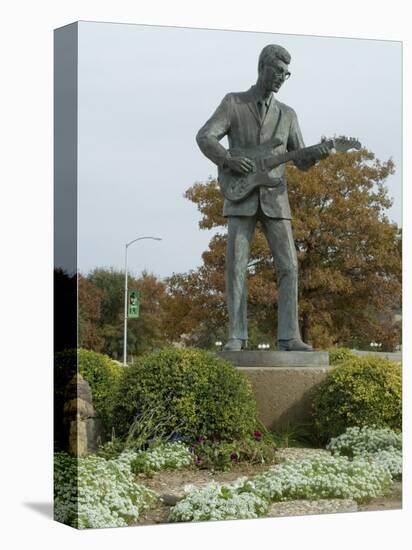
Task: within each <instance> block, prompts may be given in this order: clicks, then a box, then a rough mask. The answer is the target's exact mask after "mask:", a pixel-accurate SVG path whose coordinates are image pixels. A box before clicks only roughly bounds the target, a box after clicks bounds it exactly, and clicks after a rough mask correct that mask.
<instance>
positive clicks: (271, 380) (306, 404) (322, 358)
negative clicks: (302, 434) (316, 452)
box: [218, 351, 332, 430]
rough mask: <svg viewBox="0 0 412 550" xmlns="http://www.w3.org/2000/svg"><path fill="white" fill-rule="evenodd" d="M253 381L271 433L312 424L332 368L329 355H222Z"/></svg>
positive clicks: (260, 412) (260, 411)
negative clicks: (320, 391)
mask: <svg viewBox="0 0 412 550" xmlns="http://www.w3.org/2000/svg"><path fill="white" fill-rule="evenodd" d="M218 355H219V356H220V357H222V359H226V360H228V361H231V362H232V363H233V364H234V365H235V366H236V367H238V368H239V370H240V371H241V372H242V373H243V374H244V375H245V376H246V378H247V379H248V380H249V382H250V384H251V386H252V389H253V392H254V394H255V396H256V401H257V408H258V416H259V418H260V420H261V421H262V422H263V424H264V425H265V426H266V427H267V428H268V429H270V430H281V429H282V428H285V427H287V426H288V425H293V424H295V425H296V424H307V423H309V422H311V421H312V403H313V398H314V396H315V394H316V389H317V387H318V386H319V384H320V383H321V382H322V381H323V380H324V379H325V377H326V375H327V373H328V372H329V371H330V369H331V368H332V367H329V354H328V353H327V352H291V351H279V352H267V351H266V352H265V351H262V352H261V351H241V352H222V353H219V354H218Z"/></svg>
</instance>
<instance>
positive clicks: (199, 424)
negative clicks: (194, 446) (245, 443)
mask: <svg viewBox="0 0 412 550" xmlns="http://www.w3.org/2000/svg"><path fill="white" fill-rule="evenodd" d="M149 412H150V414H149ZM145 416H147V417H148V416H150V422H151V424H152V425H153V426H154V427H153V429H152V431H155V430H156V423H157V424H159V425H161V430H159V431H157V433H153V434H152V437H161V436H163V437H165V438H167V437H170V435H171V434H172V433H176V432H179V434H180V435H182V436H185V437H187V438H189V439H192V440H195V439H196V438H197V437H199V436H203V437H213V436H216V435H217V436H218V437H219V438H220V439H222V440H233V439H239V438H242V437H244V436H245V435H247V434H250V433H252V432H253V430H254V428H255V426H256V422H257V420H256V401H255V398H254V395H253V393H252V390H251V387H250V385H249V383H248V382H247V381H246V378H245V377H244V376H243V374H241V373H240V372H239V371H238V370H236V368H235V367H234V366H233V365H231V364H230V363H228V362H226V361H223V360H222V359H220V358H218V357H216V356H214V355H211V354H209V353H208V352H206V351H203V350H195V349H175V348H166V349H163V350H161V351H159V352H154V353H149V354H146V355H145V356H143V357H141V358H140V359H139V360H138V361H137V362H136V363H134V364H133V365H131V366H130V367H129V368H127V369H126V370H125V372H124V376H123V378H122V381H121V384H120V387H119V391H118V394H117V404H116V407H115V426H116V432H117V433H118V434H121V435H124V436H125V435H126V434H127V433H128V431H129V429H130V427H131V426H132V425H133V423H134V422H135V420H136V418H142V417H143V418H144V417H145ZM140 431H141V428H140ZM160 431H161V433H160ZM146 436H147V437H149V436H150V434H149V433H147V434H146Z"/></svg>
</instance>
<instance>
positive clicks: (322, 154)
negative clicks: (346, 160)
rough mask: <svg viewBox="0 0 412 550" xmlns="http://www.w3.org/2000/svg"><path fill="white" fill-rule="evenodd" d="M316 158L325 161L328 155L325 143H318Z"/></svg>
mask: <svg viewBox="0 0 412 550" xmlns="http://www.w3.org/2000/svg"><path fill="white" fill-rule="evenodd" d="M316 149H317V152H318V154H317V158H318V159H319V160H320V159H325V158H326V157H328V156H329V155H330V149H329V147H328V146H327V145H326V143H320V144H319V145H318V146H317V148H316Z"/></svg>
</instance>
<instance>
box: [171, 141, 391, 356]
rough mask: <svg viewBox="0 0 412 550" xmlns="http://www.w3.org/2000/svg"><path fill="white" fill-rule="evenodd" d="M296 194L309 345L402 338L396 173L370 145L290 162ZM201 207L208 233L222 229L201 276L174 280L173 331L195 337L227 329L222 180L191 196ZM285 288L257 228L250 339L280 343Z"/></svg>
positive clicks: (302, 307) (387, 343) (199, 186)
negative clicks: (307, 165) (301, 166)
mask: <svg viewBox="0 0 412 550" xmlns="http://www.w3.org/2000/svg"><path fill="white" fill-rule="evenodd" d="M286 170H287V179H288V188H289V198H290V202H291V207H292V212H293V220H292V224H293V231H294V237H295V244H296V249H297V254H298V260H299V277H300V278H299V294H300V298H299V313H300V326H301V331H302V336H303V339H304V340H306V341H311V342H312V343H313V344H314V345H315V346H317V347H325V346H328V345H331V344H340V345H349V346H352V345H353V344H354V343H356V342H366V341H371V339H372V340H377V341H381V342H382V343H383V348H382V349H384V348H385V349H391V348H393V347H394V345H395V343H397V342H398V341H399V326H396V325H395V324H394V323H393V322H392V319H393V311H394V309H395V308H396V307H399V305H400V300H401V298H400V292H401V256H400V246H399V241H400V238H401V237H400V231H399V228H398V227H397V225H396V224H394V223H391V222H390V221H389V219H388V217H387V214H386V212H387V209H388V208H389V207H390V206H391V200H390V198H389V196H388V192H387V189H386V187H385V181H386V179H387V177H388V176H389V175H390V174H392V173H393V172H394V165H393V162H392V161H391V160H388V161H386V162H380V161H379V160H378V159H376V158H375V156H374V154H373V153H372V152H370V151H368V150H366V149H362V150H360V151H357V152H351V153H337V154H334V155H331V156H330V157H328V158H327V159H326V160H324V161H322V162H320V163H319V164H318V165H316V166H315V167H314V168H312V169H311V170H309V171H308V172H301V171H299V170H297V169H296V168H295V167H294V166H293V165H288V166H287V167H286ZM186 198H188V199H189V200H190V201H192V202H193V203H194V204H196V206H197V208H198V210H199V212H200V213H201V216H202V217H201V219H200V222H199V227H200V228H201V229H212V228H215V229H216V228H217V229H218V230H219V231H218V233H217V234H216V235H215V236H214V237H213V238H212V239H211V241H210V243H209V248H208V250H207V251H205V252H204V254H203V266H202V267H201V268H200V269H199V270H197V271H196V272H191V273H189V274H186V275H179V276H175V277H174V278H172V279H171V280H170V281H169V285H170V286H169V298H168V299H169V312H173V323H174V330H175V331H176V333H177V331H178V330H180V329H181V330H182V332H185V331H188V332H189V334H192V340H196V334H199V333H202V332H203V331H204V328H203V327H209V330H212V329H213V328H214V327H219V328H220V330H222V326H223V325H225V324H226V321H227V319H226V310H225V307H224V255H225V243H226V230H225V226H226V220H225V219H224V218H223V216H222V210H223V198H222V195H221V193H220V191H219V187H218V184H217V182H216V181H215V180H213V179H209V181H207V182H206V183H196V184H194V185H193V186H192V187H190V188H189V189H188V190H187V192H186ZM276 301H277V290H276V283H275V274H274V266H273V260H272V257H271V253H270V251H269V248H268V245H267V243H266V240H265V237H264V235H263V233H262V231H261V228H260V227H259V225H258V227H257V230H256V233H255V238H254V241H253V243H252V248H251V256H250V262H249V298H248V315H249V318H250V321H249V326H250V328H251V329H252V330H251V336H252V340H253V339H254V340H258V339H259V338H263V337H264V336H265V337H270V338H274V337H275V327H276Z"/></svg>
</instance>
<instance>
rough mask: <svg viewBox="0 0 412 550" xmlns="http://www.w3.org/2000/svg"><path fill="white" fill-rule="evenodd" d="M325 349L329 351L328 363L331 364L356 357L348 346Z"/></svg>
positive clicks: (338, 363) (337, 363)
mask: <svg viewBox="0 0 412 550" xmlns="http://www.w3.org/2000/svg"><path fill="white" fill-rule="evenodd" d="M327 351H328V352H329V364H330V365H333V366H335V365H340V364H341V363H344V362H345V361H349V360H351V359H355V358H356V357H357V355H355V354H354V353H353V352H352V351H351V350H350V349H349V348H329V349H328V350H327Z"/></svg>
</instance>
